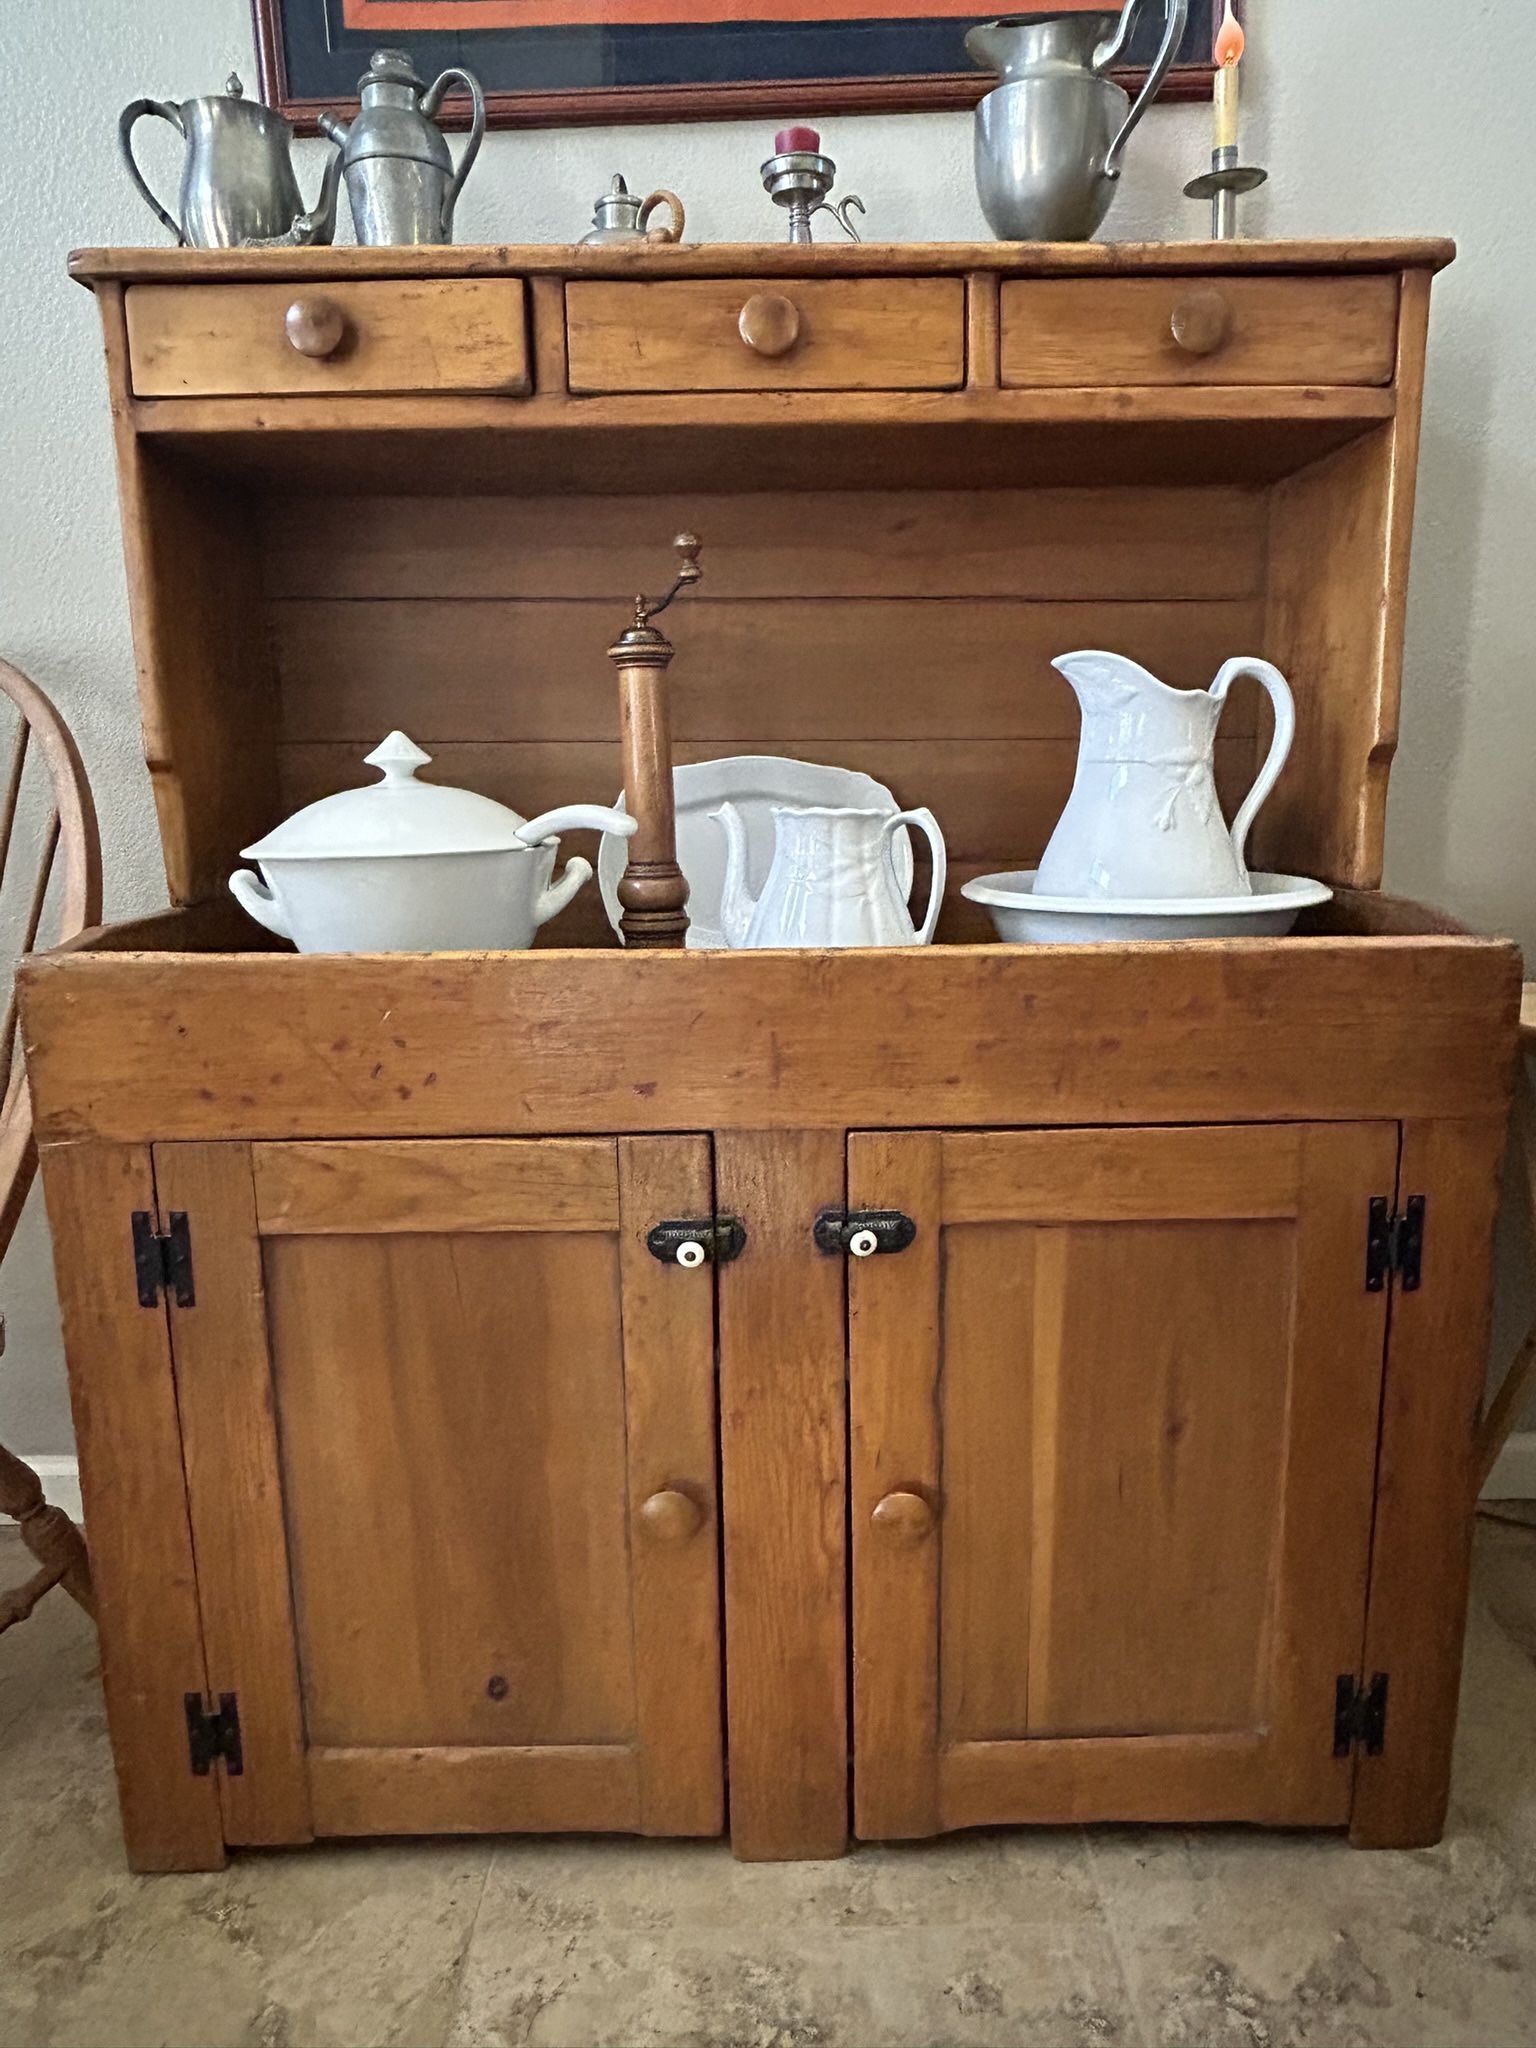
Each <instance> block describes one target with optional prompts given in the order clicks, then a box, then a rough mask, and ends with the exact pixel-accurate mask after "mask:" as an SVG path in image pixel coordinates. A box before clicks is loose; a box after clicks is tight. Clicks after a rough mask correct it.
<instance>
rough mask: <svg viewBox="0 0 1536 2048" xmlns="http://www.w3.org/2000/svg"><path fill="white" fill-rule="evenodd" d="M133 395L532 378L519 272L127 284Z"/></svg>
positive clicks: (361, 388)
mask: <svg viewBox="0 0 1536 2048" xmlns="http://www.w3.org/2000/svg"><path fill="white" fill-rule="evenodd" d="M127 303H128V352H129V360H130V362H131V364H132V369H133V388H134V391H135V392H136V393H137V394H138V396H139V397H140V398H228V397H240V396H242V395H244V394H247V393H249V394H253V395H271V396H277V395H280V394H281V395H288V394H292V393H298V392H302V393H313V392H321V391H329V392H351V393H372V394H380V393H386V392H433V391H440V392H458V393H461V394H462V393H467V392H505V393H512V394H519V393H523V392H526V391H527V390H528V388H529V378H528V327H527V318H526V315H525V312H524V306H523V286H522V281H521V279H518V278H443V279H435V280H420V281H410V280H390V281H383V280H372V281H368V282H362V283H358V284H346V283H343V284H324V285H312V286H311V285H303V284H295V283H292V282H290V283H287V284H194V285H164V284H152V285H134V286H133V287H132V288H131V289H130V290H129V292H128V301H127Z"/></svg>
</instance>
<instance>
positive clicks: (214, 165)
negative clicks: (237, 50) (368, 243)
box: [117, 72, 341, 249]
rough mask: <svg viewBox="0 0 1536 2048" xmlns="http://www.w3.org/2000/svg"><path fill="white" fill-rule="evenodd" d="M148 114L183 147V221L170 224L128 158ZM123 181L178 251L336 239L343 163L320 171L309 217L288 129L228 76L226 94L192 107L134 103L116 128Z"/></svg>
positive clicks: (192, 102) (335, 160)
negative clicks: (322, 177)
mask: <svg viewBox="0 0 1536 2048" xmlns="http://www.w3.org/2000/svg"><path fill="white" fill-rule="evenodd" d="M145 114H154V115H155V116H157V118H158V119H160V120H162V121H169V122H170V124H171V126H172V127H173V128H174V129H175V130H176V132H177V133H178V134H179V135H181V136H183V137H184V138H185V140H186V145H187V150H186V156H185V158H184V159H183V162H182V170H181V196H180V200H179V208H180V213H181V218H180V219H179V220H173V219H172V218H171V216H170V214H168V213H167V212H166V210H165V208H164V207H163V206H162V205H161V204H160V202H159V200H158V199H157V198H156V197H155V195H154V193H153V192H151V191H150V189H149V186H148V185H147V184H146V183H145V181H144V173H143V172H142V171H141V170H140V169H139V167H138V165H137V164H136V163H135V162H134V158H133V140H132V137H133V125H134V123H135V122H136V121H137V120H139V119H140V118H141V117H142V116H143V115H145ZM117 139H118V146H119V148H120V149H121V150H122V154H123V162H124V163H125V164H126V165H127V166H128V175H129V177H131V178H132V180H133V182H134V184H135V185H137V186H138V188H139V190H140V192H141V193H142V194H143V195H144V200H145V203H146V204H147V205H148V207H149V208H150V210H151V211H152V212H153V213H154V214H156V215H157V216H158V217H159V219H161V220H162V221H164V223H165V225H166V226H167V227H168V228H169V229H170V231H171V233H172V234H173V235H174V236H175V237H176V240H177V241H178V242H179V243H180V244H181V245H182V247H183V248H192V249H250V248H258V249H259V248H266V249H271V248H284V247H294V246H298V245H302V244H304V243H307V242H321V243H324V242H329V241H330V239H331V237H332V236H333V235H334V234H335V232H336V193H337V182H338V179H339V178H340V175H341V158H340V157H339V156H335V155H333V156H332V158H331V160H330V162H329V163H328V164H327V165H326V167H325V181H324V183H323V184H322V185H321V187H320V199H319V203H318V204H317V205H316V206H315V207H314V209H313V210H312V211H311V212H309V213H306V212H305V211H304V201H303V199H302V198H301V197H300V195H299V185H298V180H297V179H296V178H295V176H294V174H293V159H292V155H291V149H292V144H293V130H292V128H290V127H289V125H288V123H287V122H286V121H285V120H284V119H283V117H282V115H281V114H277V113H274V112H273V110H272V109H271V108H270V107H264V106H263V105H262V103H261V101H260V100H248V99H247V98H246V97H245V88H244V87H243V86H242V85H241V83H240V80H239V79H238V78H237V77H236V76H235V74H234V73H233V72H231V74H230V76H229V79H228V81H227V83H226V85H225V88H224V90H223V92H221V93H218V92H215V93H207V94H205V95H204V96H203V97H202V98H200V99H193V100H131V101H130V102H129V103H128V105H127V106H126V107H124V109H123V111H122V114H121V115H120V116H119V118H118V123H117Z"/></svg>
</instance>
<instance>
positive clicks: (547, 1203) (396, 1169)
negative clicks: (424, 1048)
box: [251, 1138, 619, 1237]
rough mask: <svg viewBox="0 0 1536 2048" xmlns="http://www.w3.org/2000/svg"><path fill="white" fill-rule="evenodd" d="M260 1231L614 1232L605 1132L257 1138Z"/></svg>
mask: <svg viewBox="0 0 1536 2048" xmlns="http://www.w3.org/2000/svg"><path fill="white" fill-rule="evenodd" d="M251 1155H252V1159H253V1161H254V1165H255V1183H256V1208H257V1214H258V1218H259V1223H260V1229H261V1232H262V1235H263V1236H264V1237H284V1236H295V1237H315V1236H326V1235H329V1234H334V1233H338V1232H339V1233H341V1234H343V1235H346V1236H357V1235H359V1234H360V1233H367V1232H370V1231H394V1232H400V1231H407V1232H408V1231H423V1230H424V1231H433V1232H443V1231H464V1230H495V1231H500V1230H544V1231H564V1230H610V1231H611V1230H614V1229H616V1228H617V1225H618V1220H619V1212H618V1183H617V1178H616V1174H615V1166H614V1160H615V1154H614V1145H613V1140H612V1139H611V1138H549V1139H546V1140H544V1141H543V1142H542V1143H540V1144H539V1145H538V1146H537V1147H534V1148H531V1149H530V1148H529V1147H528V1146H525V1145H523V1146H518V1145H511V1146H509V1145H507V1144H505V1143H503V1142H502V1141H500V1140H499V1139H495V1138H485V1139H480V1140H476V1139H472V1138H471V1139H463V1138H460V1139H455V1140H449V1141H445V1142H443V1143H442V1144H433V1143H432V1142H431V1141H430V1140H427V1139H418V1140H413V1141H411V1142H409V1143H406V1144H390V1143H389V1142H388V1140H386V1139H372V1140H369V1141H368V1142H366V1143H364V1144H339V1145H336V1144H314V1145H255V1146H253V1147H252V1148H251Z"/></svg>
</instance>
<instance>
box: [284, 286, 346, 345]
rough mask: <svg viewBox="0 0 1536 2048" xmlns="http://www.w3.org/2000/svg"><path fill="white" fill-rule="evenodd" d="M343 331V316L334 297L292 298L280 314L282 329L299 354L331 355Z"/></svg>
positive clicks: (344, 326)
mask: <svg viewBox="0 0 1536 2048" xmlns="http://www.w3.org/2000/svg"><path fill="white" fill-rule="evenodd" d="M346 331H347V316H346V314H345V313H343V312H342V310H341V308H340V306H338V305H337V303H336V301H335V300H334V299H318V298H316V299H295V300H294V302H293V304H292V305H291V306H290V307H289V308H288V310H287V312H286V313H285V314H284V315H283V332H284V333H285V334H286V335H287V337H288V339H289V341H290V342H291V343H292V344H293V346H294V347H295V348H296V349H297V350H298V352H299V354H300V355H301V356H333V355H335V353H336V351H337V349H339V348H340V347H341V344H342V338H343V336H344V335H345V334H346Z"/></svg>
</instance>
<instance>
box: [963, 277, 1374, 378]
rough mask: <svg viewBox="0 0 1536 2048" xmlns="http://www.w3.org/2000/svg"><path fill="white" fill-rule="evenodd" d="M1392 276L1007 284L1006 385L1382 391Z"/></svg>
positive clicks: (1075, 280) (1063, 280)
mask: <svg viewBox="0 0 1536 2048" xmlns="http://www.w3.org/2000/svg"><path fill="white" fill-rule="evenodd" d="M1397 297H1398V284H1397V279H1396V278H1395V277H1244V278H1233V279H1231V280H1226V279H1216V278H1200V277H1168V278H1060V279H1049V280H1041V281H1038V282H1037V281H1033V280H1030V281H1025V280H1022V279H1021V280H1019V281H1017V282H1014V283H1006V284H1004V286H1003V290H1002V379H1003V382H1004V384H1009V385H1015V386H1027V385H1033V386H1036V387H1038V386H1044V385H1076V386H1085V385H1096V384H1108V385H1115V384H1388V383H1390V382H1391V381H1392V372H1393V365H1394V362H1395V359H1396V353H1397Z"/></svg>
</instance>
